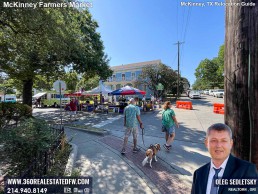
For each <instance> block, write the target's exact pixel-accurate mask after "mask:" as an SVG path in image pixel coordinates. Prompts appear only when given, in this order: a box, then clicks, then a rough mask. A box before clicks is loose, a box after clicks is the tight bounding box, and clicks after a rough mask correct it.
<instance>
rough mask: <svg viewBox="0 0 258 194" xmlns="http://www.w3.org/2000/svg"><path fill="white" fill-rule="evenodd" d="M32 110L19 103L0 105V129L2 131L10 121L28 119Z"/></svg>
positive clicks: (3, 103)
mask: <svg viewBox="0 0 258 194" xmlns="http://www.w3.org/2000/svg"><path fill="white" fill-rule="evenodd" d="M31 115H32V109H31V107H30V106H28V105H24V104H19V103H5V102H2V103H0V128H1V129H4V128H5V127H6V126H7V125H8V124H10V122H11V121H14V122H19V121H22V120H23V119H26V118H29V117H31Z"/></svg>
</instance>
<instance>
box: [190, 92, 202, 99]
mask: <svg viewBox="0 0 258 194" xmlns="http://www.w3.org/2000/svg"><path fill="white" fill-rule="evenodd" d="M189 97H190V98H201V94H200V92H199V91H197V90H192V91H191V92H190V93H189Z"/></svg>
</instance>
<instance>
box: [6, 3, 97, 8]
mask: <svg viewBox="0 0 258 194" xmlns="http://www.w3.org/2000/svg"><path fill="white" fill-rule="evenodd" d="M2 7H4V8H33V9H36V8H64V7H75V8H91V7H93V5H92V2H80V1H73V2H62V3H58V2H51V3H49V2H48V3H45V2H43V1H39V2H35V3H23V2H19V1H15V2H9V1H4V2H3V4H2Z"/></svg>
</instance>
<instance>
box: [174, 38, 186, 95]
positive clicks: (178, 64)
mask: <svg viewBox="0 0 258 194" xmlns="http://www.w3.org/2000/svg"><path fill="white" fill-rule="evenodd" d="M183 43H184V42H179V41H177V43H175V44H177V51H178V52H177V98H179V79H180V76H179V66H180V62H179V61H180V57H179V56H180V44H183Z"/></svg>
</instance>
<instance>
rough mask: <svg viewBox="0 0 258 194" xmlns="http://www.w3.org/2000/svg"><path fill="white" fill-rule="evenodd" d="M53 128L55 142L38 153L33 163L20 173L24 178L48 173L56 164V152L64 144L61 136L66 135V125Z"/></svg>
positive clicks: (53, 126)
mask: <svg viewBox="0 0 258 194" xmlns="http://www.w3.org/2000/svg"><path fill="white" fill-rule="evenodd" d="M51 128H52V129H53V134H52V135H53V136H54V137H55V140H54V142H53V143H52V145H51V147H50V148H49V149H48V150H46V151H44V152H40V153H38V156H37V158H35V159H34V160H33V161H32V164H31V165H30V166H29V167H28V168H27V169H26V170H24V171H23V172H22V173H21V174H20V176H21V177H22V178H23V177H28V176H42V175H46V174H47V172H48V171H49V169H50V168H51V167H52V166H53V165H54V158H55V155H56V152H57V151H58V149H59V148H60V146H61V144H62V142H61V138H62V136H63V135H64V127H63V126H62V127H61V126H58V125H56V126H55V125H52V126H51Z"/></svg>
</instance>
